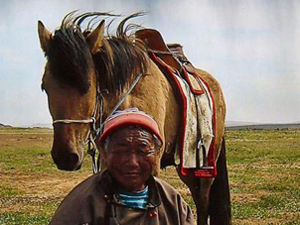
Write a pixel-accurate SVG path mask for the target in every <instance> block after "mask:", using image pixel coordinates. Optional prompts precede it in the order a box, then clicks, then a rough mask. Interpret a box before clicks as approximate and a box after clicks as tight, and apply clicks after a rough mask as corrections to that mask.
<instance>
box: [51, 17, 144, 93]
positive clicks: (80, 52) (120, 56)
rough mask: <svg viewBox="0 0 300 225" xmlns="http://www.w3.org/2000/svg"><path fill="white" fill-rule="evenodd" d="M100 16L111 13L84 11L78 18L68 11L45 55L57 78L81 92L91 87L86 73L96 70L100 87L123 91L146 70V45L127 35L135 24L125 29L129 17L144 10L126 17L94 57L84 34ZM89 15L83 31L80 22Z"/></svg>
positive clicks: (117, 91) (111, 90) (110, 90)
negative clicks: (86, 25)
mask: <svg viewBox="0 0 300 225" xmlns="http://www.w3.org/2000/svg"><path fill="white" fill-rule="evenodd" d="M99 15H110V14H107V13H85V14H82V15H79V16H77V17H74V16H73V13H70V14H68V15H67V16H66V17H65V18H64V19H63V21H62V24H61V27H60V28H59V29H58V30H56V31H55V34H54V36H53V39H52V40H51V43H50V46H49V51H48V52H47V54H46V56H47V57H48V61H49V66H50V70H51V71H52V73H53V76H54V77H55V79H57V80H59V81H60V82H62V83H63V84H67V85H70V86H71V87H73V88H76V89H78V90H79V91H80V93H82V94H84V93H86V92H87V91H88V89H89V86H90V81H89V78H88V77H87V75H88V73H89V72H90V70H96V71H97V73H96V74H99V75H98V76H99V77H98V82H99V83H100V86H101V88H102V89H107V90H108V91H109V92H110V93H120V92H121V91H122V90H123V88H124V87H125V86H126V85H127V84H128V82H129V81H130V80H131V79H132V78H134V77H135V76H136V75H138V74H139V73H141V72H143V73H145V70H146V56H145V55H146V53H145V49H144V45H143V44H142V43H141V42H140V41H138V40H135V38H134V36H133V35H127V33H128V31H129V30H131V29H132V28H133V27H135V26H133V25H132V24H130V25H128V26H127V27H125V28H124V24H125V23H126V21H127V20H129V19H131V18H134V17H137V16H140V15H141V13H136V14H133V15H130V16H128V17H126V18H125V19H123V20H122V21H121V22H120V23H119V26H118V28H117V32H116V35H108V36H107V37H106V38H105V39H104V41H103V46H102V47H101V50H100V52H99V53H97V54H95V55H94V56H92V55H91V52H90V49H89V46H88V44H87V43H86V41H85V36H86V35H87V34H88V33H89V32H90V28H89V25H90V22H92V21H93V20H94V19H95V17H98V16H99ZM87 18H89V19H90V20H89V23H88V27H87V28H86V29H85V30H84V31H83V32H82V31H81V28H80V25H81V24H82V23H83V22H86V20H87ZM135 28H136V27H135Z"/></svg>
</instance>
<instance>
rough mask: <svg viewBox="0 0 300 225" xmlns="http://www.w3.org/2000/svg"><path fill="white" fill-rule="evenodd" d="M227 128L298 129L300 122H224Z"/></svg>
mask: <svg viewBox="0 0 300 225" xmlns="http://www.w3.org/2000/svg"><path fill="white" fill-rule="evenodd" d="M226 129H227V130H242V129H259V130H275V129H300V122H295V123H267V124H258V123H256V124H251V123H249V124H240V125H237V124H236V125H234V124H230V125H227V124H226Z"/></svg>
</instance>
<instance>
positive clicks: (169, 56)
mask: <svg viewBox="0 0 300 225" xmlns="http://www.w3.org/2000/svg"><path fill="white" fill-rule="evenodd" d="M135 35H136V37H137V38H138V39H140V40H142V41H143V42H144V43H145V45H146V47H147V49H148V51H149V52H152V53H154V54H158V55H159V56H160V58H161V59H162V60H163V61H164V62H165V63H166V64H167V65H169V66H170V67H171V68H172V69H176V70H177V71H178V72H179V73H181V72H182V70H183V67H184V68H185V69H186V70H187V71H188V72H190V73H195V71H196V70H195V67H194V66H193V65H192V64H191V62H190V61H189V60H188V59H187V57H186V56H185V55H184V53H183V48H182V45H180V44H178V43H173V44H165V42H164V40H163V37H162V35H161V34H160V33H159V32H158V31H157V30H153V29H143V30H139V31H137V32H136V33H135Z"/></svg>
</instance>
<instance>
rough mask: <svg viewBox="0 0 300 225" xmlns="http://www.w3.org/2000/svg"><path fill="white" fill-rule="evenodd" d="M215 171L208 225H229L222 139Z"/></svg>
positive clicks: (228, 202)
mask: <svg viewBox="0 0 300 225" xmlns="http://www.w3.org/2000/svg"><path fill="white" fill-rule="evenodd" d="M217 171H218V174H217V177H216V178H215V180H214V182H213V184H212V187H211V190H210V196H209V215H210V224H211V225H230V224H231V204H230V193H229V181H228V173H227V165H226V148H225V139H224V138H223V141H222V146H221V152H220V156H219V158H218V161H217Z"/></svg>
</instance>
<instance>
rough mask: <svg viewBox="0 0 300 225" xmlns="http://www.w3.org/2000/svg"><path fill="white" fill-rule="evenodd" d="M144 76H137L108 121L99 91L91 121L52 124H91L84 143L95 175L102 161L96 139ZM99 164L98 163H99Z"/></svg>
mask: <svg viewBox="0 0 300 225" xmlns="http://www.w3.org/2000/svg"><path fill="white" fill-rule="evenodd" d="M143 75H144V74H143V73H140V74H138V75H137V77H136V78H135V80H134V81H133V82H132V84H131V85H130V87H129V89H128V91H127V92H126V93H125V94H124V95H123V96H122V98H121V99H120V100H119V101H118V102H117V104H116V105H115V107H114V108H113V110H112V111H111V113H110V114H109V116H107V117H106V119H105V120H104V121H103V115H104V101H103V96H102V94H101V91H99V90H98V91H97V95H96V103H95V108H94V112H93V115H92V117H91V118H90V119H84V120H75V119H60V120H54V121H53V122H52V124H53V125H54V124H58V123H62V124H72V123H77V124H81V123H82V124H89V123H91V124H92V125H91V128H90V130H89V133H88V135H87V136H88V137H87V140H86V141H85V143H84V146H85V145H88V150H87V153H88V154H89V155H90V156H91V157H92V162H93V173H94V174H95V173H97V172H99V169H100V165H99V159H100V154H99V155H98V158H97V159H96V150H97V145H96V143H95V141H96V139H97V138H98V137H100V136H101V134H102V132H103V128H104V125H105V123H106V121H107V118H109V117H110V116H111V115H113V114H114V113H115V112H116V110H117V109H118V108H119V107H120V105H121V104H122V103H123V102H124V101H125V99H126V98H127V97H128V95H129V94H130V93H131V91H132V90H133V89H134V87H135V86H136V85H137V83H138V82H139V81H140V79H141V78H142V76H143ZM98 103H99V104H100V108H99V109H98V105H99V104H98ZM97 111H99V115H100V123H99V127H98V128H97V129H96V122H97V120H96V116H97ZM97 162H98V163H97Z"/></svg>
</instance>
